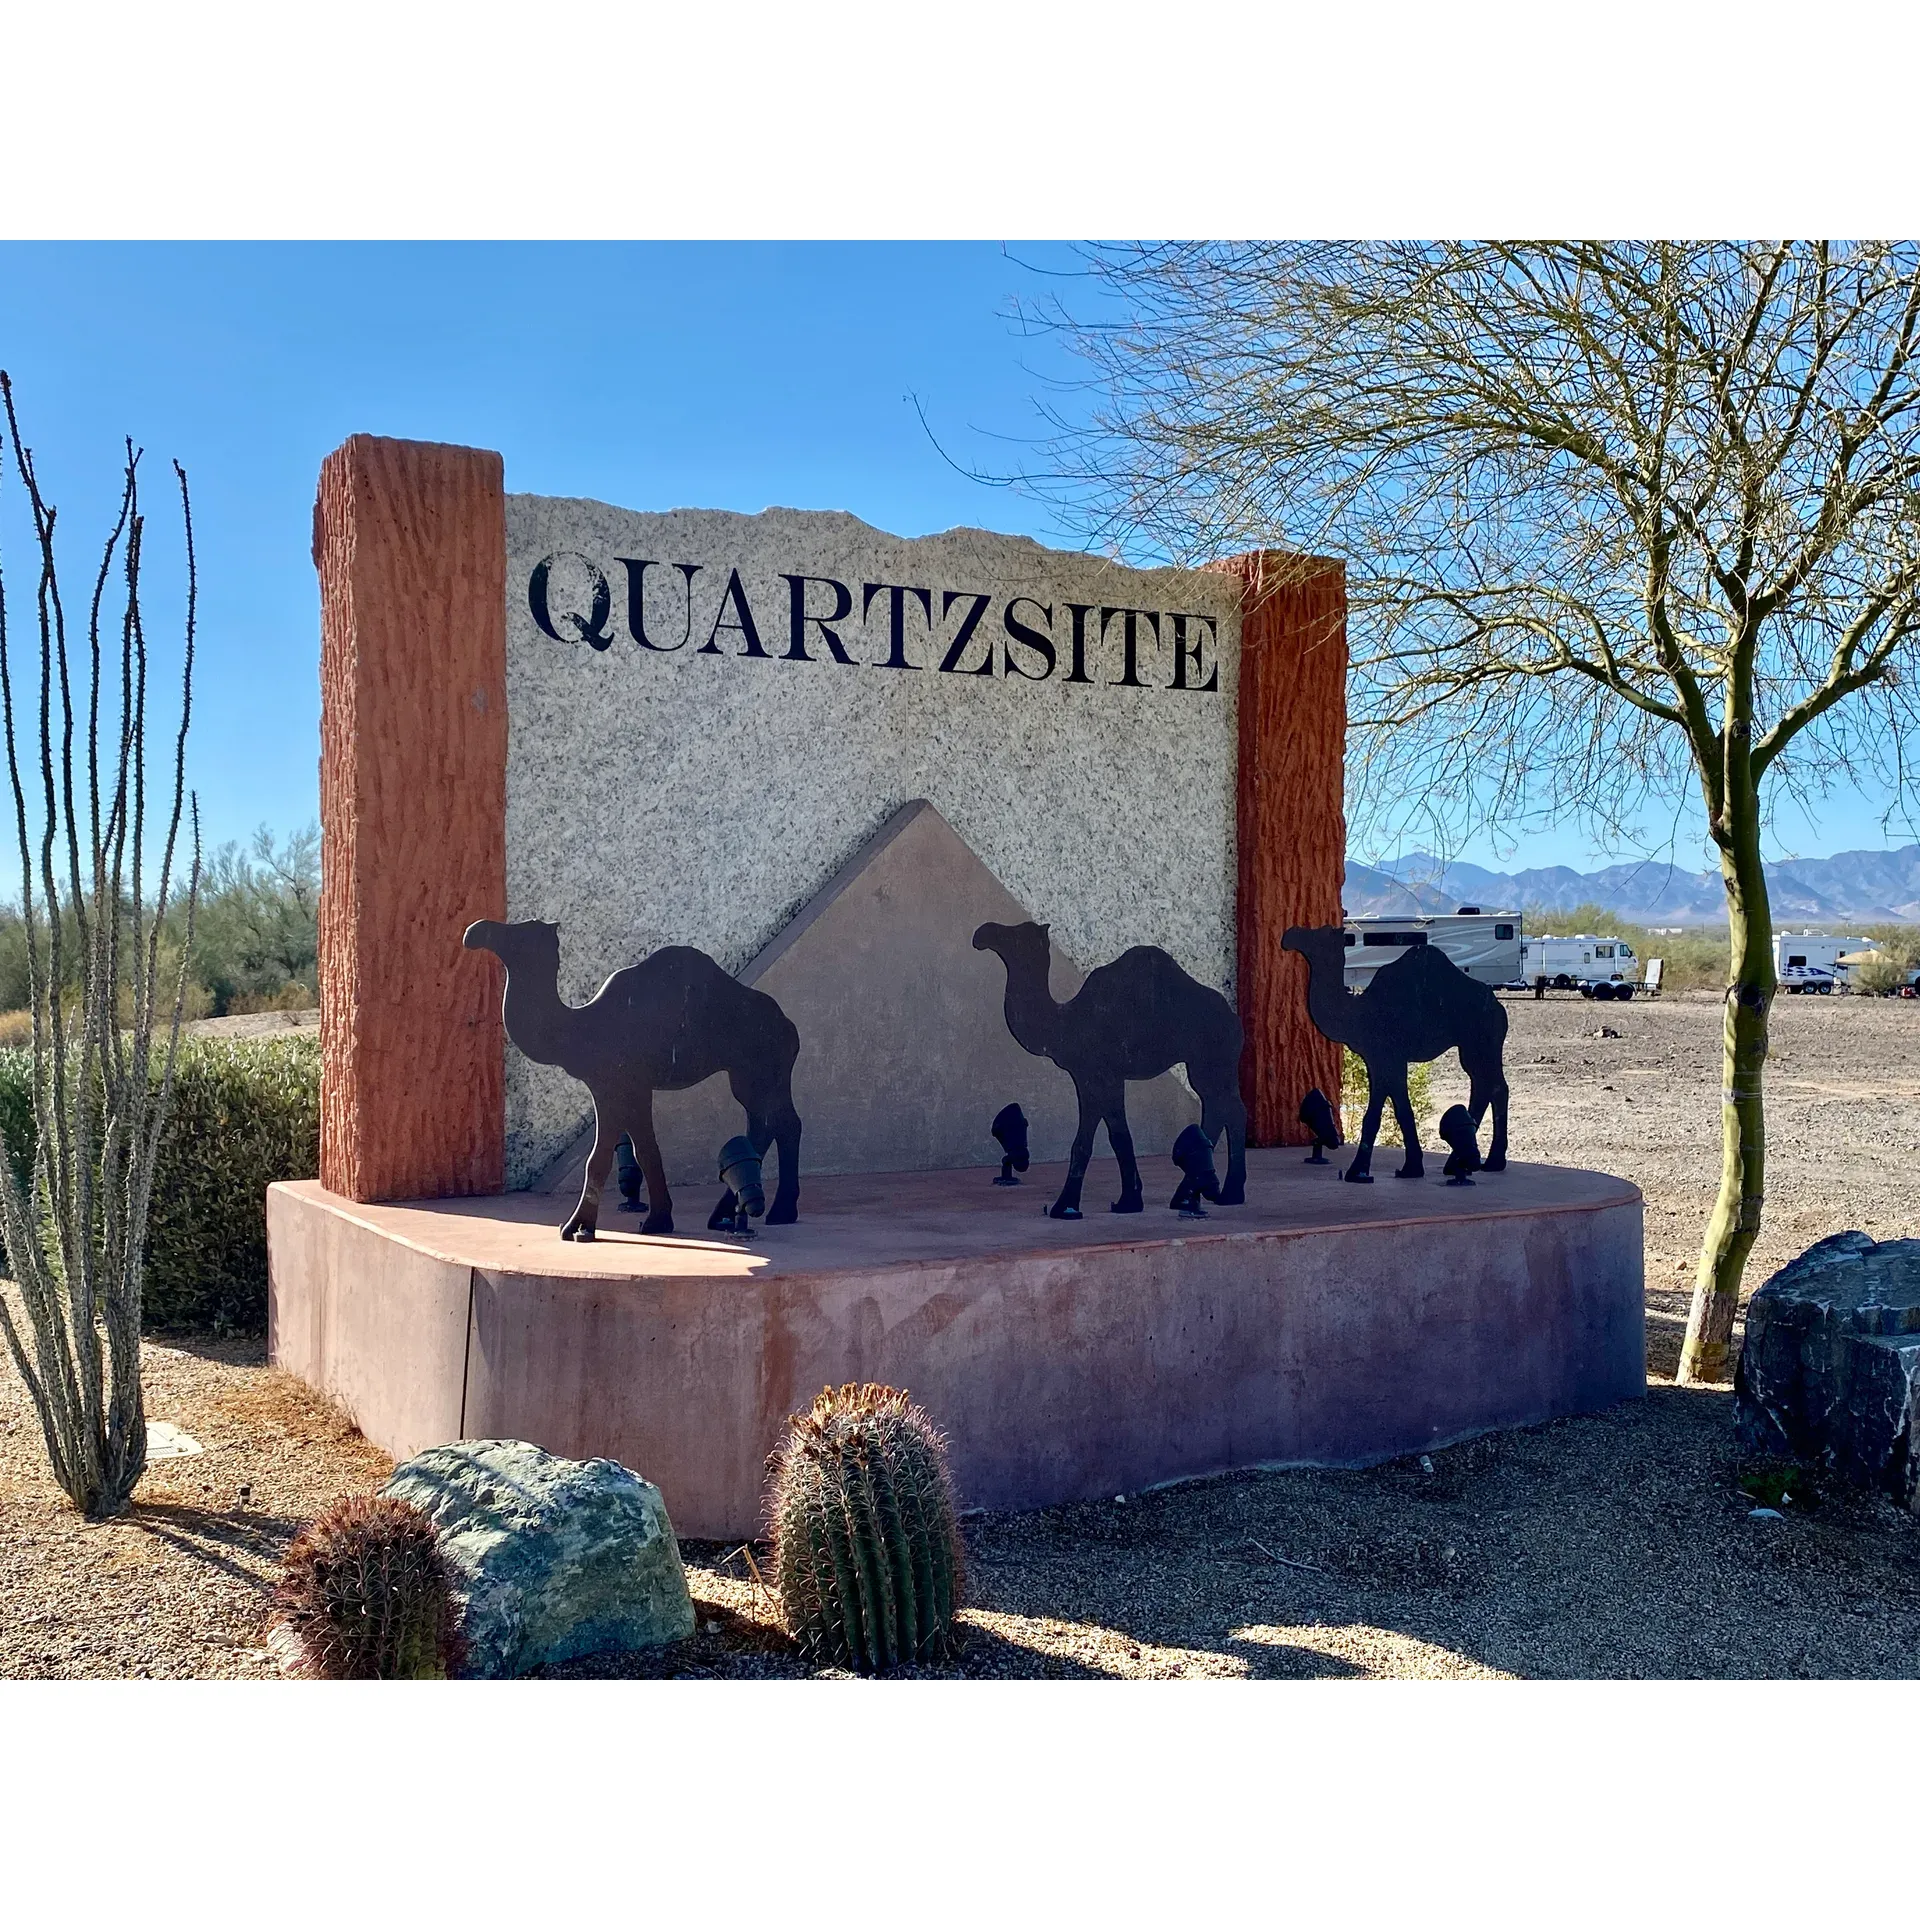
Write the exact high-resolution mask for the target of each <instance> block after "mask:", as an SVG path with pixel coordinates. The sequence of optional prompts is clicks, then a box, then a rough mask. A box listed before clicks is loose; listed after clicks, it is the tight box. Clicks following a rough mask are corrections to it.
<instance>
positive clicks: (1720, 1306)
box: [1678, 755, 1778, 1383]
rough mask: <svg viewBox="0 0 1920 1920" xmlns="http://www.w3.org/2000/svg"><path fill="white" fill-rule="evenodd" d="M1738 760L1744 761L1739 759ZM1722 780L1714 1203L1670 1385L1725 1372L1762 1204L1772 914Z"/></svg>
mask: <svg viewBox="0 0 1920 1920" xmlns="http://www.w3.org/2000/svg"><path fill="white" fill-rule="evenodd" d="M1740 757H1741V759H1742V760H1744V758H1745V756H1744V755H1742V756H1740ZM1738 772H1739V774H1740V775H1741V776H1742V777H1740V778H1738V779H1737V780H1736V779H1730V780H1729V782H1728V785H1729V788H1730V789H1731V788H1735V787H1738V788H1739V789H1740V791H1738V792H1730V793H1729V796H1728V801H1729V804H1728V807H1727V813H1726V817H1725V820H1724V821H1723V822H1721V823H1716V825H1717V826H1718V828H1719V830H1718V831H1716V833H1715V836H1714V837H1715V838H1716V840H1718V841H1719V843H1720V874H1721V878H1722V880H1723V881H1724V883H1725V885H1726V889H1727V923H1728V932H1729V934H1730V935H1731V936H1732V949H1733V950H1732V958H1731V964H1730V966H1729V968H1728V977H1727V1000H1726V1020H1725V1024H1724V1027H1723V1038H1722V1046H1723V1052H1722V1059H1721V1072H1720V1197H1719V1199H1718V1200H1717V1201H1716V1202H1715V1204H1714V1209H1713V1217H1712V1218H1711V1219H1710V1220H1709V1221H1708V1223H1707V1232H1706V1238H1705V1240H1704V1241H1703V1242H1702V1243H1701V1247H1700V1266H1699V1270H1698V1272H1697V1274H1696V1275H1695V1278H1694V1287H1693V1310H1692V1312H1691V1313H1690V1314H1689V1315H1688V1318H1687V1340H1686V1345H1685V1347H1684V1348H1683V1349H1682V1350H1681V1354H1680V1371H1679V1376H1678V1377H1679V1378H1680V1379H1681V1380H1682V1381H1686V1382H1697V1383H1708V1382H1712V1383H1717V1382H1721V1381H1724V1380H1726V1379H1727V1378H1728V1376H1729V1375H1730V1373H1731V1372H1732V1364H1733V1322H1734V1316H1735V1314H1736V1313H1737V1312H1738V1311H1739V1306H1740V1281H1741V1277H1742V1276H1743V1275H1744V1274H1745V1272H1746V1267H1747V1255H1748V1253H1749V1252H1750V1251H1751V1250H1752V1248H1753V1243H1754V1241H1755V1239H1756V1238H1757V1237H1758V1235H1759V1232H1760V1215H1761V1210H1762V1208H1763V1207H1764V1206H1765V1204H1766V1197H1767V1184H1766V1166H1767V1120H1766V1108H1765V1105H1764V1102H1763V1085H1762V1083H1763V1080H1764V1077H1765V1073H1766V1065H1767V1021H1768V1018H1769V1016H1770V1014H1771V1012H1772V1009H1773V995H1774V989H1775V986H1776V985H1777V984H1778V983H1777V981H1776V980H1775V978H1774V971H1773V909H1772V906H1771V904H1770V902H1769V901H1768V898H1767V876H1766V870H1765V868H1764V867H1763V866H1762V865H1761V862H1760V819H1759V807H1758V796H1757V794H1756V792H1755V791H1754V784H1753V781H1752V779H1751V777H1750V776H1749V775H1747V774H1746V769H1745V768H1744V766H1742V767H1740V768H1739V769H1738Z"/></svg>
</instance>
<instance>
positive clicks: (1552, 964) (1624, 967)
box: [1517, 933, 1640, 1000]
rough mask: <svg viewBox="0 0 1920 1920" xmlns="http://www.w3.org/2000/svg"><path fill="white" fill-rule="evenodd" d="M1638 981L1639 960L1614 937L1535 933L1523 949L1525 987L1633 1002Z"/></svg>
mask: <svg viewBox="0 0 1920 1920" xmlns="http://www.w3.org/2000/svg"><path fill="white" fill-rule="evenodd" d="M1639 979H1640V962H1639V960H1638V959H1637V958H1636V957H1635V955H1634V951H1633V949H1632V948H1631V947H1630V946H1628V944H1627V943H1626V942H1625V941H1624V940H1622V939H1620V938H1619V937H1618V936H1617V935H1615V934H1611V933H1567V934H1535V935H1534V936H1533V937H1532V938H1531V939H1530V940H1527V941H1525V942H1523V943H1522V946H1521V952H1520V980H1519V981H1518V982H1517V984H1519V985H1522V986H1529V987H1542V986H1547V987H1578V988H1579V989H1580V991H1581V992H1582V993H1583V994H1585V995H1586V996H1587V997H1588V998H1589V999H1591V1000H1631V999H1632V998H1633V990H1634V987H1635V985H1636V984H1637V983H1638V981H1639Z"/></svg>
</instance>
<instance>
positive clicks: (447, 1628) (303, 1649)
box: [274, 1493, 462, 1680]
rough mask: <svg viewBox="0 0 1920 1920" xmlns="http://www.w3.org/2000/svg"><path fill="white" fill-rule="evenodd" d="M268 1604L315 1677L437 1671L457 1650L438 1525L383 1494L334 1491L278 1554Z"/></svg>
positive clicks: (419, 1675) (449, 1664)
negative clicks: (273, 1589) (275, 1587)
mask: <svg viewBox="0 0 1920 1920" xmlns="http://www.w3.org/2000/svg"><path fill="white" fill-rule="evenodd" d="M274 1611H275V1613H276V1615H277V1616H278V1617H279V1619H280V1620H281V1621H282V1622H284V1623H285V1625H286V1626H287V1627H289V1628H290V1629H291V1630H292V1632H293V1635H294V1637H295V1639H296V1640H297V1641H298V1642H299V1644H300V1663H299V1664H300V1668H301V1670H302V1671H303V1672H305V1673H306V1674H308V1675H310V1676H311V1677H312V1678H314V1679H319V1680H444V1679H445V1678H446V1677H447V1675H448V1674H449V1673H451V1672H454V1671H455V1670H457V1668H458V1667H459V1665H460V1661H461V1656H462V1647H461V1641H460V1630H459V1605H458V1602H457V1600H456V1599H455V1595H454V1581H453V1575H452V1572H451V1570H450V1569H449V1567H448V1566H447V1562H446V1558H445V1556H444V1555H443V1554H442V1553H441V1551H440V1536H439V1530H438V1529H437V1528H436V1527H435V1526H434V1524H433V1522H432V1521H431V1520H430V1519H429V1518H428V1517H427V1516H426V1515H425V1514H424V1513H422V1512H421V1511H420V1510H419V1509H418V1508H417V1507H411V1506H409V1505H408V1504H407V1503H406V1502H405V1501H404V1500H393V1499H389V1498H387V1497H386V1496H385V1495H383V1494H366V1493H355V1494H348V1495H347V1496H345V1497H344V1498H342V1499H339V1500H336V1501H335V1502H334V1503H333V1505H332V1506H330V1507H329V1508H328V1509H327V1510H326V1511H325V1512H324V1513H322V1514H321V1515H320V1516H319V1517H318V1518H317V1519H315V1520H312V1521H310V1522H309V1523H308V1524H307V1525H306V1526H305V1527H303V1528H302V1529H301V1530H300V1532H299V1534H298V1535H297V1536H296V1537H295V1539H294V1542H293V1544H292V1546H290V1547H289V1548H288V1549H287V1553H286V1558H285V1559H284V1560H283V1561H282V1562H281V1576H280V1586H279V1590H278V1592H277V1593H276V1594H275V1596H274Z"/></svg>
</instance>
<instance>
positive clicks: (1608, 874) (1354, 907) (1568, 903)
mask: <svg viewBox="0 0 1920 1920" xmlns="http://www.w3.org/2000/svg"><path fill="white" fill-rule="evenodd" d="M1767 884H1768V887H1769V889H1770V890H1771V893H1772V897H1773V917H1774V921H1775V923H1776V924H1777V925H1780V926H1785V925H1787V924H1788V923H1790V922H1794V921H1802V920H1804V921H1816V922H1817V921H1863V920H1865V921H1872V920H1914V921H1920V846H1912V847H1897V848H1895V849H1894V850H1893V851H1892V852H1889V853H1836V854H1831V855H1829V856H1828V857H1827V858H1825V859H1820V860H1770V861H1768V862H1767ZM1343 895H1344V898H1345V901H1346V909H1347V911H1348V912H1349V913H1392V914H1410V913H1449V912H1451V911H1452V910H1453V909H1454V908H1455V907H1458V906H1474V907H1543V908H1546V909H1548V910H1549V911H1557V912H1564V911H1567V910H1569V909H1571V908H1574V907H1583V906H1588V905H1592V906H1596V907H1609V908H1611V909H1612V910H1613V911H1614V912H1615V913H1617V914H1619V915H1620V916H1621V917H1622V918H1623V919H1626V920H1632V921H1634V922H1636V923H1638V924H1639V925H1641V926H1647V925H1653V926H1669V925H1671V926H1682V925H1703V924H1706V923H1709V922H1712V921H1723V920H1725V919H1726V917H1727V903H1726V896H1725V894H1724V893H1723V892H1722V890H1721V886H1720V876H1719V875H1718V874H1717V873H1686V872H1683V871H1682V870H1681V869H1680V868H1678V867H1676V866H1673V865H1671V864H1670V863H1667V862H1663V861H1660V862H1657V861H1630V862H1626V863H1623V864H1621V865H1619V866H1612V867H1602V868H1600V869H1599V871H1598V872H1595V873H1576V872H1575V871H1574V869H1573V868H1572V867H1525V868H1522V869H1521V871H1520V872H1518V873H1495V872H1493V871H1492V870H1491V869H1489V868H1487V867H1478V866H1475V865H1474V864H1473V863H1472V862H1471V861H1469V860H1453V861H1442V860H1438V859H1436V858H1435V857H1434V856H1433V855H1432V854H1427V853H1413V854H1408V855H1406V856H1404V857H1403V858H1401V859H1397V860H1385V861H1382V862H1381V863H1380V865H1379V866H1377V867H1363V866H1360V865H1358V864H1357V863H1356V862H1354V861H1352V860H1349V861H1348V862H1347V878H1346V886H1345V888H1344V890H1343Z"/></svg>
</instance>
